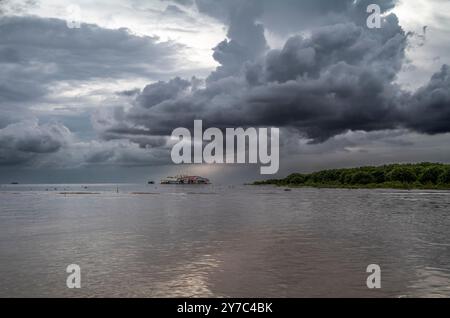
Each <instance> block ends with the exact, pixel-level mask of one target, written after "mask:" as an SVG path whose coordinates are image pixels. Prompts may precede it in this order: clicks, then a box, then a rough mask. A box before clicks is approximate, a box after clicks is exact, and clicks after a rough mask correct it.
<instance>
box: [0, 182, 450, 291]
mask: <svg viewBox="0 0 450 318" xmlns="http://www.w3.org/2000/svg"><path fill="white" fill-rule="evenodd" d="M118 190H119V191H118V192H117V188H116V186H115V185H90V186H88V187H87V188H84V187H82V186H81V185H70V186H69V185H66V186H61V185H58V186H54V185H40V186H36V185H16V186H12V185H11V186H1V187H0V296H3V297H5V296H10V297H19V296H25V297H29V296H38V297H53V296H55V297H56V296H62V297H80V296H81V297H84V296H86V297H103V296H106V297H114V296H118V297H173V296H193V297H314V296H320V297H340V296H342V297H351V296H356V297H408V296H422V297H425V296H446V297H450V219H449V214H450V192H439V191H393V190H320V189H293V190H292V191H290V192H287V191H284V189H282V188H273V187H251V186H247V187H244V186H242V187H225V186H223V187H219V186H159V185H152V186H136V185H120V186H119V189H118ZM65 192H66V193H65ZM67 192H68V193H67ZM75 192H78V193H75ZM81 192H84V193H81ZM69 264H78V265H80V266H81V272H82V288H81V289H79V290H70V289H68V288H67V287H66V278H67V275H68V274H67V273H66V267H67V265H69ZM369 264H379V265H380V266H381V270H382V277H381V279H382V288H381V289H380V290H369V289H367V287H366V278H367V276H368V274H366V267H367V266H368V265H369Z"/></svg>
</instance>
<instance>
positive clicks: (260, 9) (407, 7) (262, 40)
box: [0, 0, 450, 183]
mask: <svg viewBox="0 0 450 318" xmlns="http://www.w3.org/2000/svg"><path fill="white" fill-rule="evenodd" d="M371 3H377V4H379V5H380V7H381V8H382V11H383V19H382V27H381V28H380V29H369V28H367V25H366V19H367V15H368V14H367V12H366V8H367V6H368V5H369V4H371ZM73 5H77V6H78V7H79V8H80V9H81V16H80V17H81V18H80V19H81V22H82V23H81V27H80V28H69V27H68V24H67V20H69V21H70V10H68V8H70V7H71V6H73ZM449 35H450V1H448V0H407V1H406V0H404V1H396V0H379V1H376V0H280V1H272V0H150V1H148V0H147V1H143V0H142V1H140V0H100V1H88V0H80V1H75V0H0V183H9V182H12V181H18V182H22V183H26V182H33V183H46V182H62V183H64V182H145V181H146V180H151V179H153V180H158V179H159V178H161V177H164V176H166V175H168V174H176V173H181V172H184V173H192V174H200V175H203V176H205V177H209V178H211V179H212V180H213V181H215V182H217V183H220V182H236V183H239V182H246V181H251V180H254V179H260V178H261V176H260V175H259V174H258V172H259V167H254V166H236V167H230V166H194V167H180V166H173V165H171V161H170V150H171V145H172V144H173V141H170V139H169V138H168V137H169V135H170V134H171V132H172V130H173V129H174V128H177V127H188V128H189V127H192V125H193V121H194V119H203V121H204V125H205V126H209V127H219V128H225V127H239V126H242V127H250V126H252V127H279V128H280V129H281V139H280V143H281V158H280V159H281V165H280V172H279V176H284V175H286V174H288V173H290V172H309V171H313V170H318V169H324V168H334V167H351V166H356V165H369V164H384V163H392V162H415V161H439V162H450V146H449V145H450V135H449V132H450V77H449V75H450V67H449V66H447V65H450V53H449V52H450V41H449V40H448V39H449Z"/></svg>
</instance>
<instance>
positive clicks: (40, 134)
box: [0, 120, 72, 165]
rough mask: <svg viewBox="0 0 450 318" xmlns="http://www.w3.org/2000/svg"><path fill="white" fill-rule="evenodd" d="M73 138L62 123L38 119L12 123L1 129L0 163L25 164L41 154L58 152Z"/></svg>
mask: <svg viewBox="0 0 450 318" xmlns="http://www.w3.org/2000/svg"><path fill="white" fill-rule="evenodd" d="M71 138H72V137H71V133H70V131H69V130H68V129H67V128H66V127H65V126H63V125H61V124H42V125H40V124H39V123H38V121H37V120H28V121H23V122H19V123H14V124H10V125H8V126H6V127H5V128H2V129H0V164H2V165H13V164H23V163H26V162H30V161H32V160H33V159H35V158H36V157H38V156H39V155H45V154H51V153H55V152H58V151H59V150H60V149H61V148H62V147H64V146H65V145H68V144H69V143H70V141H71Z"/></svg>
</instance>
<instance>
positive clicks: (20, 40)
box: [0, 17, 182, 101]
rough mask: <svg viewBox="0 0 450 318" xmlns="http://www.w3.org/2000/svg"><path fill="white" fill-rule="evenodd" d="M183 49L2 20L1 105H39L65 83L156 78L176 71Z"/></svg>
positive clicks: (58, 25) (118, 33) (120, 35)
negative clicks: (50, 91)
mask: <svg viewBox="0 0 450 318" xmlns="http://www.w3.org/2000/svg"><path fill="white" fill-rule="evenodd" d="M181 49H182V47H181V46H180V45H177V44H175V43H172V42H160V41H159V39H158V38H156V37H147V36H145V37H139V36H135V35H132V34H130V33H129V32H128V30H126V29H118V30H109V29H103V28H100V27H98V26H95V25H87V24H82V27H81V28H80V29H70V28H68V27H67V25H66V22H65V21H63V20H58V19H44V18H38V17H2V18H0V66H1V67H2V72H1V74H0V92H1V93H0V101H1V100H12V101H22V100H35V99H36V98H38V97H40V96H43V95H45V93H46V92H47V89H48V85H49V84H50V83H53V82H56V81H62V80H89V79H94V78H119V77H122V78H123V77H129V76H131V75H133V76H136V75H141V76H151V75H154V74H158V73H160V72H164V71H167V70H169V69H172V67H173V66H174V64H175V62H176V58H177V54H178V53H179V50H181Z"/></svg>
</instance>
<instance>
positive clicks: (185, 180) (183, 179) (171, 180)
mask: <svg viewBox="0 0 450 318" xmlns="http://www.w3.org/2000/svg"><path fill="white" fill-rule="evenodd" d="M210 183H211V182H210V181H209V179H207V178H204V177H199V176H184V175H180V176H175V177H167V178H164V179H162V180H161V184H210Z"/></svg>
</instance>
